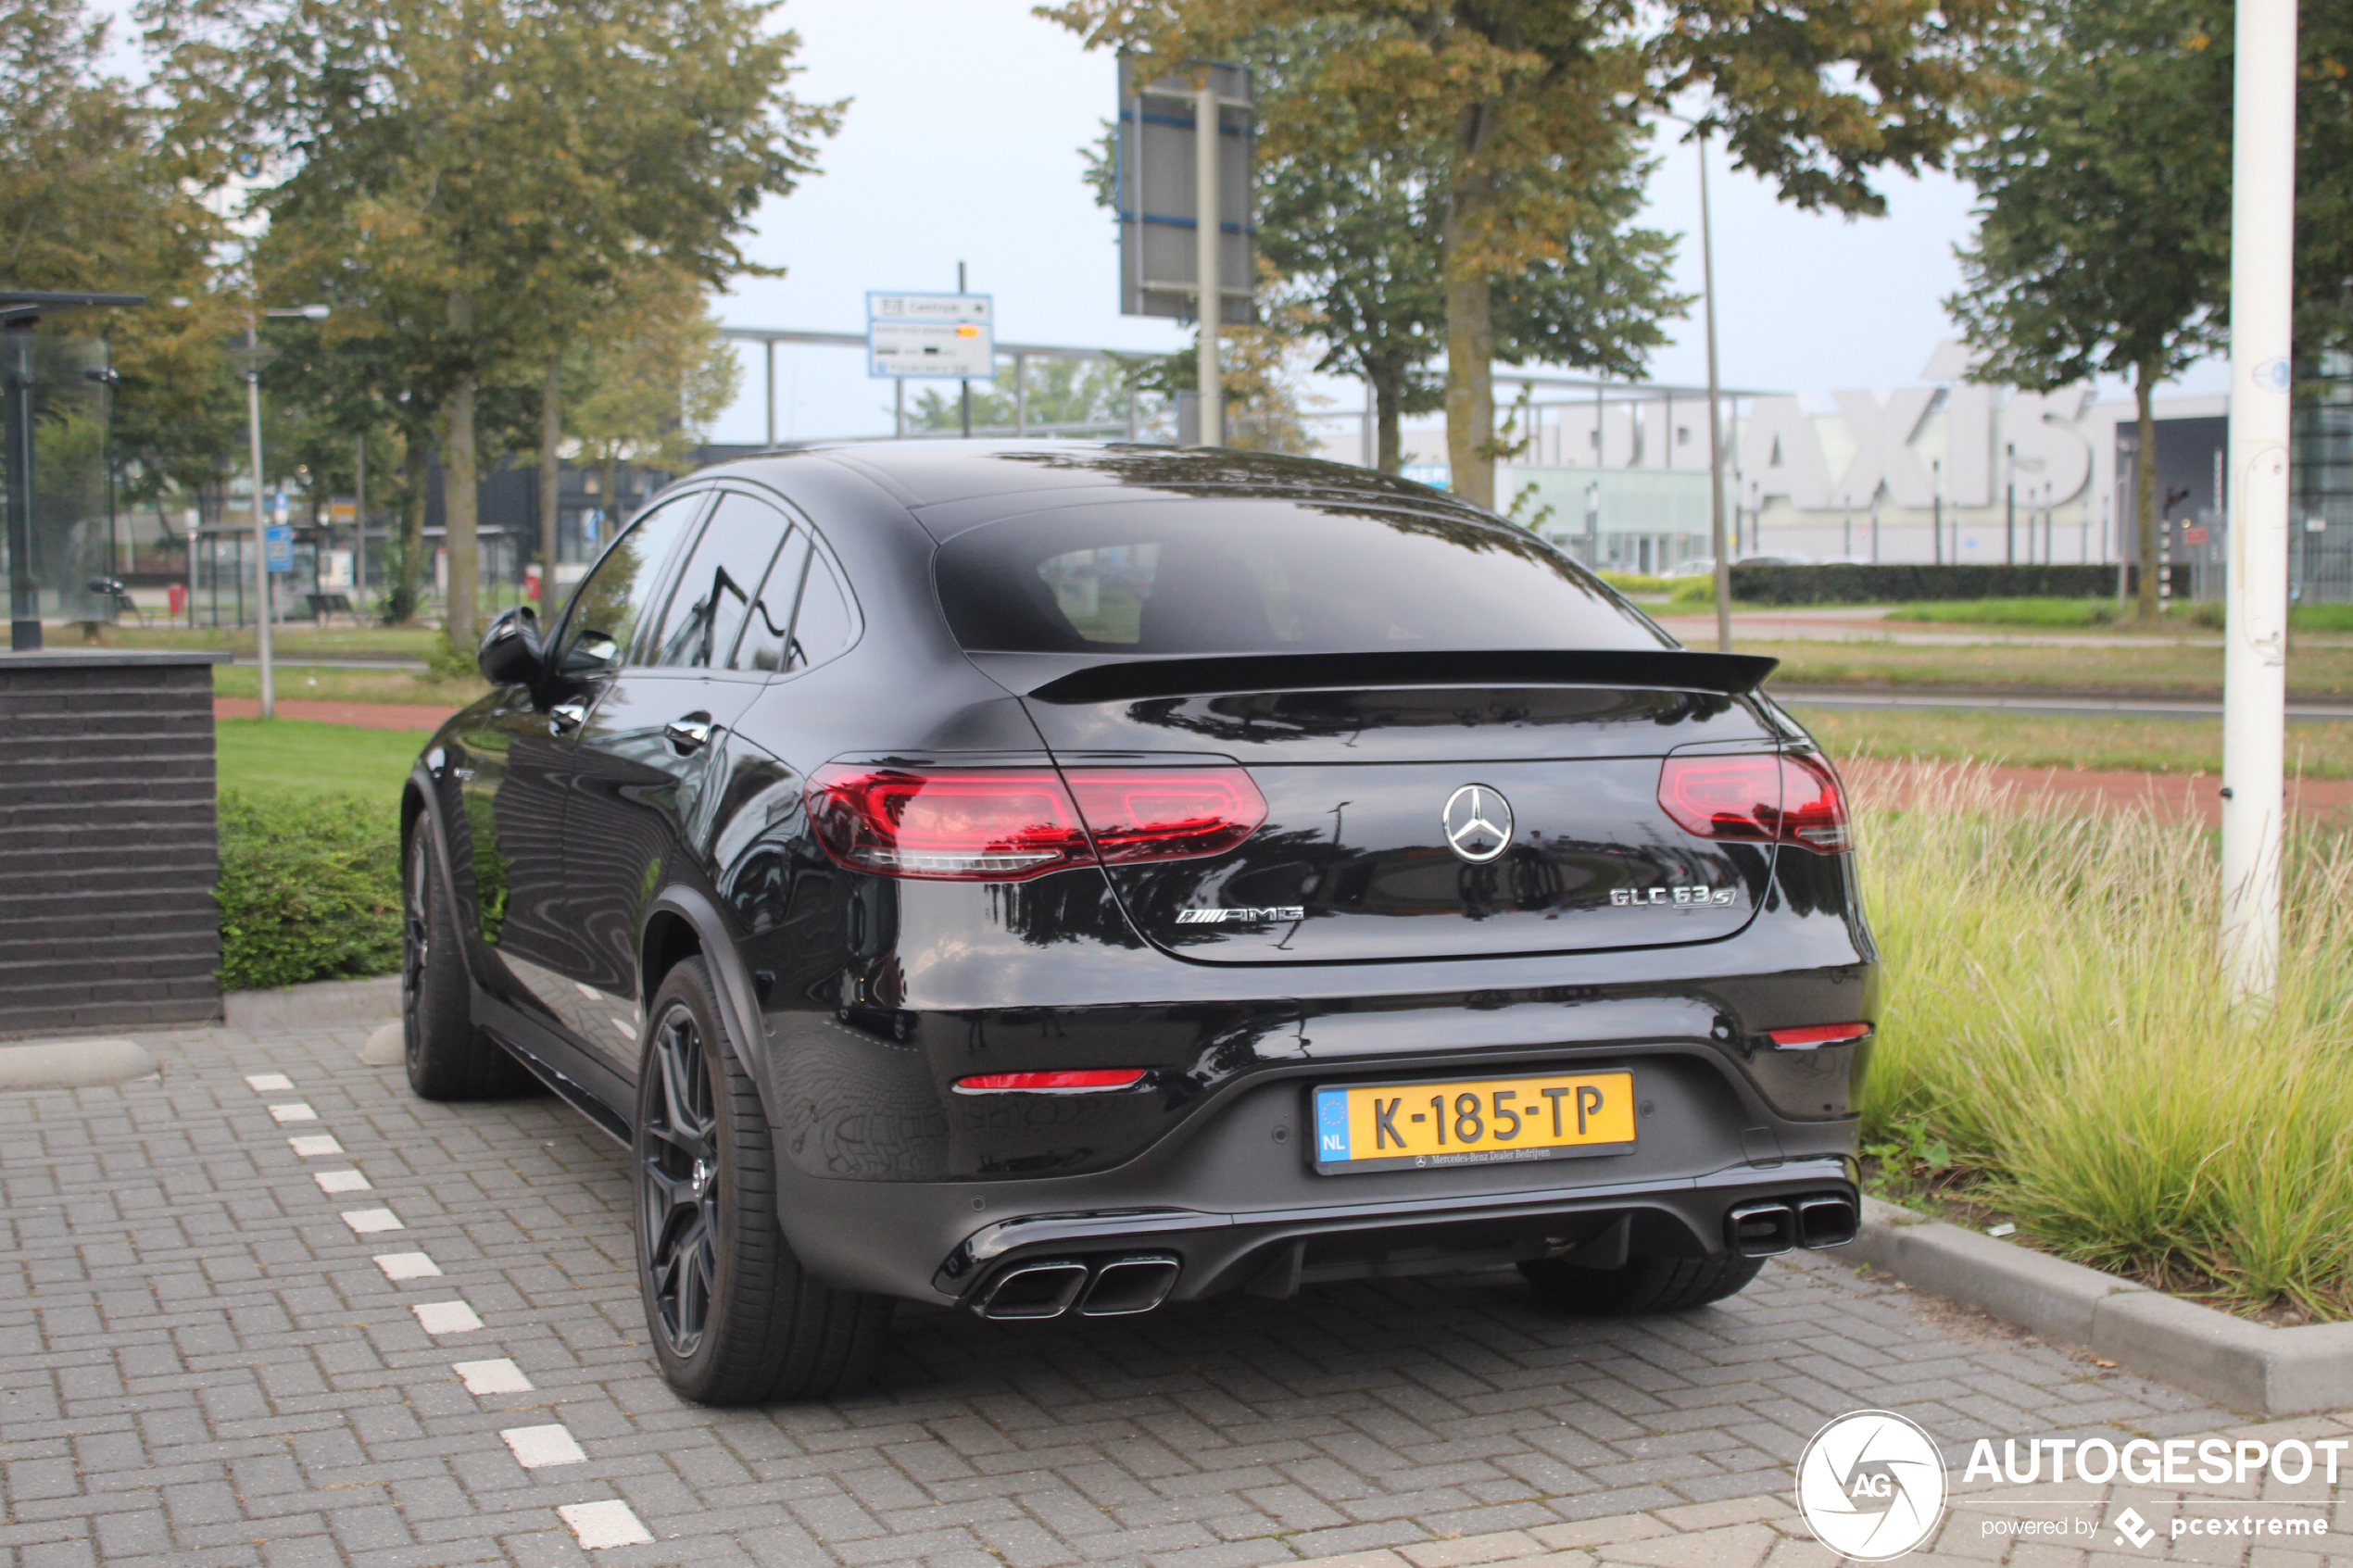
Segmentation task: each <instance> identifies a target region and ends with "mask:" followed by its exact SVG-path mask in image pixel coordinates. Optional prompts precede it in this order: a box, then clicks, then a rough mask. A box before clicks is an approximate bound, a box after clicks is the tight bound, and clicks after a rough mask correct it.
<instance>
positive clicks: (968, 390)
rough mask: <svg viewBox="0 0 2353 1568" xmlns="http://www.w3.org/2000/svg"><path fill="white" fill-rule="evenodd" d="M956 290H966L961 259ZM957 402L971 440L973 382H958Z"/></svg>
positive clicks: (958, 264)
mask: <svg viewBox="0 0 2353 1568" xmlns="http://www.w3.org/2000/svg"><path fill="white" fill-rule="evenodd" d="M956 292H957V293H958V294H962V293H963V292H964V264H963V262H961V261H959V262H958V263H956ZM956 402H957V406H958V407H959V408H961V409H962V410H963V413H962V420H961V422H962V423H963V436H964V439H965V440H966V441H970V440H971V439H972V438H973V383H970V382H968V381H960V382H958V383H956Z"/></svg>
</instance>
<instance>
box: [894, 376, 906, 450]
mask: <svg viewBox="0 0 2353 1568" xmlns="http://www.w3.org/2000/svg"><path fill="white" fill-rule="evenodd" d="M890 433H891V434H892V435H894V436H896V437H898V439H900V440H901V441H904V440H906V439H907V378H906V377H905V376H893V377H891V378H890Z"/></svg>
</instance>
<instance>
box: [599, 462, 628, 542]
mask: <svg viewBox="0 0 2353 1568" xmlns="http://www.w3.org/2000/svg"><path fill="white" fill-rule="evenodd" d="M598 483H600V484H602V485H603V486H604V487H605V488H604V494H603V495H599V496H598V497H597V499H598V501H599V502H600V503H602V509H603V511H604V514H605V526H604V529H603V532H602V533H599V534H598V539H599V541H600V542H601V543H603V544H607V545H610V544H611V543H612V539H613V535H614V534H616V533H620V532H621V525H622V522H623V518H622V515H621V496H620V495H618V494H616V491H617V490H618V489H619V487H620V485H621V458H619V457H618V456H617V455H616V454H615V453H614V451H613V449H612V448H611V447H610V446H608V447H606V448H605V460H604V467H603V469H602V470H601V471H600V472H599V474H598Z"/></svg>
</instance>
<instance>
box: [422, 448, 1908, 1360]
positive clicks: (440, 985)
mask: <svg viewBox="0 0 2353 1568" xmlns="http://www.w3.org/2000/svg"><path fill="white" fill-rule="evenodd" d="M481 664H482V670H483V672H484V676H485V677H486V678H487V679H488V680H489V681H490V683H491V684H492V687H493V689H492V691H491V693H490V695H488V696H485V697H484V698H483V699H482V700H480V701H479V702H476V703H475V704H473V705H472V707H470V708H468V709H466V710H465V711H464V712H462V713H460V714H459V715H457V716H456V717H455V718H453V719H451V720H450V721H448V722H447V724H445V725H444V726H443V727H442V729H441V731H440V732H439V733H438V734H435V735H434V737H433V740H432V743H431V745H430V746H427V747H426V749H425V751H424V753H423V755H422V758H421V759H419V761H418V764H417V767H416V769H415V771H413V773H412V774H411V776H410V779H409V785H408V789H407V792H406V795H405V797H404V801H403V809H402V828H403V834H404V855H405V861H404V864H405V867H406V876H405V884H404V885H405V889H406V907H407V916H406V922H405V930H406V951H405V959H404V964H403V969H402V996H403V1022H404V1029H405V1034H406V1042H407V1064H408V1073H409V1082H410V1084H411V1085H413V1086H414V1088H415V1089H416V1091H417V1092H418V1093H419V1094H421V1095H422V1096H425V1097H427V1098H463V1097H467V1096H475V1095H487V1094H497V1093H502V1092H506V1091H508V1090H510V1089H512V1088H513V1087H515V1086H516V1085H518V1084H520V1083H523V1082H526V1081H527V1079H526V1074H527V1075H528V1076H529V1077H533V1078H536V1079H537V1080H538V1081H540V1082H541V1083H544V1084H545V1085H547V1086H549V1087H550V1088H552V1089H554V1090H555V1091H556V1092H557V1093H559V1094H560V1095H562V1096H563V1097H564V1098H566V1099H568V1100H569V1101H571V1102H572V1103H573V1105H574V1106H576V1107H578V1108H579V1110H581V1111H582V1112H583V1113H584V1114H585V1116H586V1117H587V1118H588V1119H589V1120H590V1121H591V1122H592V1123H594V1124H595V1125H597V1126H598V1127H599V1128H601V1129H603V1130H604V1131H605V1132H607V1133H609V1134H610V1135H612V1136H613V1137H615V1138H616V1139H619V1140H622V1141H623V1143H625V1144H626V1145H627V1146H628V1148H629V1149H630V1160H631V1167H632V1171H633V1181H634V1184H635V1224H636V1230H637V1268H638V1273H639V1281H640V1286H641V1292H642V1295H643V1298H644V1304H645V1311H646V1316H647V1321H648V1328H649V1332H650V1336H651V1339H652V1344H653V1349H654V1354H655V1356H656V1358H657V1359H658V1361H660V1363H661V1370H662V1373H663V1374H664V1375H665V1377H667V1378H668V1379H669V1381H670V1383H671V1385H672V1386H673V1387H675V1388H676V1389H677V1390H678V1391H679V1392H680V1393H682V1394H684V1395H685V1396H686V1397H687V1398H689V1399H697V1400H701V1401H704V1402H707V1403H715V1404H726V1403H740V1402H747V1401H756V1400H761V1399H774V1398H790V1397H799V1396H810V1395H818V1394H823V1393H825V1392H828V1391H830V1390H833V1389H836V1388H838V1387H841V1386H845V1385H847V1384H849V1383H850V1382H853V1381H854V1380H856V1379H857V1378H858V1377H860V1376H861V1375H862V1374H863V1373H864V1371H865V1370H866V1368H867V1367H868V1366H869V1365H870V1364H871V1363H872V1361H873V1360H874V1358H875V1355H876V1353H877V1352H878V1350H879V1348H881V1346H882V1344H883V1342H884V1336H885V1335H886V1332H887V1325H888V1323H889V1321H890V1315H891V1311H892V1305H893V1303H894V1302H895V1301H898V1300H913V1301H922V1302H929V1303H936V1304H941V1305H953V1306H956V1307H959V1308H963V1309H965V1310H969V1311H974V1312H976V1313H978V1314H980V1315H981V1316H983V1317H987V1318H993V1319H1043V1318H1053V1317H1057V1316H1060V1315H1063V1314H1065V1313H1069V1314H1076V1315H1079V1316H1095V1317H1104V1316H1118V1315H1127V1314H1135V1313H1143V1312H1150V1311H1155V1310H1157V1309H1159V1308H1161V1307H1162V1306H1163V1305H1164V1303H1167V1302H1174V1301H1191V1300H1197V1299H1200V1298H1205V1297H1211V1296H1215V1295H1219V1294H1221V1293H1227V1292H1241V1293H1245V1294H1249V1295H1256V1296H1263V1297H1272V1298H1281V1297H1288V1296H1290V1295H1292V1294H1294V1293H1296V1292H1298V1291H1299V1290H1301V1289H1302V1288H1303V1287H1305V1286H1313V1285H1317V1284H1321V1283H1325V1282H1330V1281H1340V1280H1351V1279H1363V1278H1374V1277H1390V1276H1395V1275H1400V1274H1412V1273H1429V1272H1438V1271H1457V1270H1466V1269H1489V1268H1495V1267H1499V1266H1507V1265H1513V1266H1516V1267H1517V1269H1518V1270H1519V1272H1520V1273H1521V1274H1522V1275H1523V1276H1525V1278H1526V1280H1527V1282H1528V1284H1529V1287H1530V1288H1531V1289H1532V1290H1533V1291H1534V1292H1535V1293H1536V1294H1537V1295H1538V1296H1539V1297H1540V1298H1542V1299H1543V1300H1544V1301H1546V1302H1549V1303H1550V1304H1552V1305H1553V1306H1554V1307H1555V1308H1556V1309H1558V1310H1560V1311H1565V1312H1571V1313H1625V1312H1659V1311H1680V1310H1682V1309H1687V1308H1691V1307H1694V1306H1697V1305H1700V1304H1702V1303H1705V1302H1708V1301H1713V1300H1717V1299H1719V1298H1723V1297H1725V1296H1728V1295H1730V1294H1731V1293H1732V1292H1734V1291H1737V1290H1739V1289H1741V1288H1742V1287H1743V1286H1745V1285H1746V1284H1747V1283H1748V1282H1749V1281H1750V1280H1751V1279H1752V1278H1754V1277H1755V1274H1756V1273H1757V1271H1758V1269H1759V1267H1760V1266H1761V1265H1762V1262H1763V1261H1764V1259H1765V1258H1767V1257H1768V1256H1769V1255H1771V1254H1773V1253H1776V1252H1780V1251H1782V1250H1785V1249H1787V1248H1793V1247H1828V1246H1835V1245H1838V1244H1840V1243H1842V1242H1844V1241H1845V1240H1847V1239H1848V1238H1849V1237H1851V1236H1852V1235H1853V1234H1854V1230H1855V1224H1856V1203H1857V1197H1856V1165H1855V1159H1854V1156H1855V1128H1856V1123H1855V1108H1854V1099H1853V1096H1854V1091H1855V1086H1856V1082H1857V1079H1858V1075H1859V1074H1860V1073H1861V1071H1862V1068H1863V1065H1864V1060H1865V1055H1866V1052H1867V1050H1868V1048H1869V1037H1870V1033H1871V1023H1870V1021H1871V1020H1872V1018H1873V1017H1874V1016H1875V1014H1876V1010H1877V1001H1876V996H1875V986H1876V983H1877V973H1878V967H1877V964H1878V960H1877V953H1876V949H1875V948H1874V947H1873V944H1872V940H1871V935H1870V932H1869V928H1868V926H1867V925H1866V923H1865V922H1864V918H1863V911H1862V908H1861V905H1860V903H1859V901H1858V899H1857V896H1856V877H1855V871H1854V866H1853V863H1852V857H1851V855H1850V853H1849V848H1848V842H1847V819H1846V808H1845V802H1844V799H1843V795H1842V793H1841V790H1840V786H1839V782H1838V779H1837V777H1836V775H1835V774H1834V773H1833V772H1832V771H1831V767H1830V765H1829V763H1828V762H1827V761H1826V760H1825V759H1823V757H1822V755H1821V753H1820V751H1819V750H1818V748H1817V747H1816V746H1815V745H1814V744H1813V742H1812V741H1811V740H1810V739H1808V738H1807V736H1806V732H1805V731H1804V730H1803V729H1801V728H1800V727H1799V726H1798V725H1797V724H1796V723H1795V722H1794V721H1792V720H1791V719H1790V717H1789V716H1788V714H1786V713H1785V712H1783V711H1782V710H1781V709H1780V708H1779V707H1778V706H1777V705H1776V704H1774V703H1773V702H1772V701H1771V700H1770V699H1769V698H1768V697H1767V696H1765V695H1763V693H1762V692H1761V691H1760V689H1759V683H1760V681H1761V680H1762V679H1763V678H1764V676H1765V674H1766V673H1767V672H1768V671H1769V670H1770V669H1771V665H1772V661H1771V660H1769V659H1761V658H1754V657H1746V656H1738V655H1727V654H1716V653H1699V652H1691V651H1687V650H1685V649H1683V648H1681V647H1680V646H1677V645H1676V643H1675V642H1674V640H1673V639H1672V638H1670V637H1668V636H1667V634H1666V633H1663V632H1661V631H1660V630H1659V629H1658V628H1657V627H1656V626H1655V625H1654V624H1652V623H1651V622H1650V621H1648V620H1647V619H1646V618H1645V617H1644V616H1643V615H1642V613H1641V612H1640V611H1638V610H1636V609H1635V608H1632V607H1631V606H1630V605H1629V604H1628V603H1627V602H1626V601H1625V600H1624V599H1622V598H1621V597H1619V596H1617V594H1616V593H1614V592H1612V591H1611V590H1610V589H1609V588H1608V587H1607V586H1605V585H1604V584H1603V583H1601V582H1600V581H1599V580H1598V579H1597V578H1595V577H1593V576H1592V574H1591V573H1589V572H1587V571H1585V570H1584V569H1582V568H1581V567H1579V566H1578V565H1576V564H1575V563H1574V562H1572V561H1571V560H1570V559H1568V558H1567V557H1566V556H1564V555H1563V554H1561V553H1560V552H1559V551H1557V550H1555V549H1554V548H1553V547H1552V546H1549V545H1547V544H1545V543H1544V542H1543V541H1541V540H1540V539H1538V538H1536V537H1534V536H1532V535H1531V534H1529V533H1528V532H1527V531H1526V530H1524V529H1520V528H1517V527H1515V526H1513V525H1511V524H1510V523H1507V522H1505V521H1503V520H1501V519H1499V518H1496V517H1495V516H1493V515H1492V514H1491V513H1488V512H1484V511H1481V510H1478V509H1477V508H1472V507H1469V506H1466V505H1464V504H1462V503H1460V502H1458V501H1455V500H1453V498H1451V497H1449V496H1447V495H1442V494H1440V493H1438V492H1435V491H1432V490H1429V489H1427V488H1425V487H1423V486H1421V485H1418V484H1414V483H1408V482H1405V481H1403V480H1398V479H1393V478H1389V477H1385V476H1383V475H1380V474H1378V473H1374V472H1369V471H1367V470H1362V469H1356V468H1352V467H1343V466H1340V465H1336V464H1327V463H1319V462H1314V461H1308V460H1305V459H1300V458H1283V457H1275V456H1267V455H1257V454H1250V453H1241V452H1231V451H1217V450H1204V451H1176V450H1171V449H1166V448H1157V447H1145V446H1132V445H1131V446H1122V445H1105V446H1098V445H1075V444H1051V443H1047V444H1038V443H1010V442H1009V443H984V442H960V441H937V442H905V443H891V444H875V445H840V446H834V447H825V448H818V449H813V450H808V451H801V452H796V453H792V454H787V455H775V456H767V457H762V458H753V459H749V460H746V461H742V462H737V463H732V464H728V465H725V466H723V467H719V468H715V469H711V470H705V471H703V472H701V473H698V474H696V475H694V476H693V477H691V478H689V479H687V480H686V481H684V482H682V483H678V484H676V485H673V487H671V488H670V489H669V490H668V491H666V492H664V493H663V494H662V495H660V496H659V497H658V498H656V500H655V501H654V502H653V504H652V505H651V506H650V507H649V508H648V510H647V511H646V512H644V513H643V514H642V515H640V516H639V517H638V518H637V519H636V520H635V521H634V522H632V523H631V524H630V526H629V527H628V529H627V530H626V532H624V533H623V534H622V535H621V536H620V538H619V539H618V540H616V541H615V542H614V543H613V545H612V546H610V548H609V549H608V550H607V552H606V553H605V555H604V557H603V558H602V559H600V560H599V561H598V563H597V565H596V566H595V568H594V569H593V570H592V571H590V572H589V573H588V575H587V576H586V578H585V580H584V581H583V582H582V583H581V584H580V586H579V588H578V590H577V591H576V592H575V593H574V594H573V598H572V601H571V603H570V605H569V606H568V607H567V608H566V609H565V610H564V612H563V613H562V615H561V616H560V618H559V619H558V620H557V621H556V622H555V624H554V625H552V626H550V627H547V628H546V629H544V631H543V630H542V629H541V628H539V627H538V626H537V625H536V624H535V621H534V620H533V618H532V616H531V613H530V612H529V611H528V610H515V611H510V612H508V613H507V614H505V615H503V616H501V617H500V618H499V619H498V620H497V621H496V622H494V623H493V625H492V626H491V627H490V629H489V631H488V632H487V633H486V634H485V636H484V641H483V646H482V653H481Z"/></svg>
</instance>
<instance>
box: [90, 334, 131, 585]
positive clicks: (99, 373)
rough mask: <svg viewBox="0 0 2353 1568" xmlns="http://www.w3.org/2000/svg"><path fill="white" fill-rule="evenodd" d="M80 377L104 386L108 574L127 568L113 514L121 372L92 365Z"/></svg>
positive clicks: (102, 438) (101, 454)
mask: <svg viewBox="0 0 2353 1568" xmlns="http://www.w3.org/2000/svg"><path fill="white" fill-rule="evenodd" d="M82 379H84V380H85V381H91V382H94V383H97V384H98V385H100V386H102V387H105V388H106V389H107V390H106V399H107V428H106V433H105V434H104V435H103V436H101V437H100V438H99V439H100V441H101V442H102V443H103V444H104V449H103V451H102V452H101V453H100V456H101V458H103V459H104V460H105V464H106V470H107V573H108V574H109V575H112V574H113V573H115V572H118V571H126V570H128V569H127V568H126V567H125V566H124V565H123V563H122V556H121V553H120V552H121V548H122V541H121V540H120V539H119V538H117V537H116V534H117V533H118V532H119V530H118V529H117V526H116V523H115V515H114V389H115V384H116V383H118V382H120V381H121V380H122V372H121V371H120V370H116V369H115V368H114V367H113V366H112V365H93V366H91V367H90V368H89V369H88V370H84V371H82Z"/></svg>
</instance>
